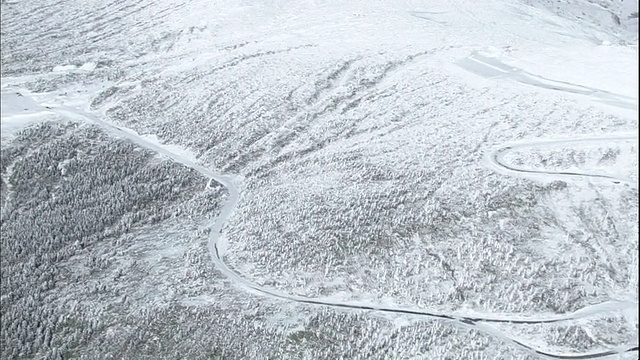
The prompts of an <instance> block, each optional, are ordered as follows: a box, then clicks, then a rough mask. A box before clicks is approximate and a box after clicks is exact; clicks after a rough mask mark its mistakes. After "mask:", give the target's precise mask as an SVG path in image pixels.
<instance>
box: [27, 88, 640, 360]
mask: <svg viewBox="0 0 640 360" xmlns="http://www.w3.org/2000/svg"><path fill="white" fill-rule="evenodd" d="M25 93H26V92H25ZM33 103H34V104H37V103H38V102H33ZM29 110H32V111H36V112H38V111H40V112H51V113H55V114H58V115H62V116H64V117H66V118H70V119H75V120H79V121H85V122H90V123H93V124H96V125H98V126H100V127H102V128H103V129H105V130H106V131H107V132H109V133H111V134H114V135H115V136H118V137H124V138H127V139H129V140H131V141H133V142H134V143H136V144H138V145H139V146H142V147H145V148H147V149H150V150H153V151H156V152H158V153H159V154H161V155H163V156H166V157H167V158H169V159H172V160H173V161H176V162H178V163H180V164H182V165H184V166H187V167H189V168H192V169H194V170H196V171H198V172H200V173H201V174H202V175H204V176H205V177H208V178H210V179H212V180H215V181H217V182H218V183H220V184H222V185H223V186H225V187H226V188H227V190H228V192H229V198H228V199H227V202H226V204H225V205H224V206H223V207H222V209H221V212H220V214H219V216H218V217H217V218H216V219H215V220H214V222H213V224H212V226H211V232H210V237H209V244H208V245H209V251H210V253H211V257H212V260H213V262H214V263H215V265H216V266H217V267H218V269H219V270H220V271H221V272H222V273H223V274H224V275H225V276H227V277H228V278H229V279H230V280H231V281H233V282H234V283H235V284H236V285H238V286H241V287H243V288H244V289H245V290H248V291H249V292H251V293H254V294H257V295H261V296H265V297H269V298H272V299H278V300H283V301H290V302H296V303H299V304H306V305H316V306H325V307H330V308H337V309H349V310H355V311H375V312H383V313H392V314H404V315H410V316H417V317H427V318H431V319H440V320H443V321H448V322H451V323H454V324H456V325H458V326H460V327H463V328H467V329H475V330H478V331H480V332H482V333H485V334H488V335H491V336H493V337H494V338H496V339H498V340H500V341H502V342H504V343H506V344H511V345H513V346H515V347H518V348H521V349H523V350H525V351H527V352H529V353H531V354H532V355H535V356H538V357H543V358H550V359H595V358H601V357H606V356H611V355H616V354H622V353H626V352H637V351H638V346H637V345H622V346H619V347H617V348H615V349H610V350H603V351H598V352H592V353H573V354H554V353H549V352H545V351H542V350H539V349H536V348H535V347H534V346H532V345H528V344H526V343H523V342H521V341H518V340H516V339H514V338H512V337H511V336H509V335H508V334H505V333H504V332H502V331H500V330H498V329H496V328H494V327H492V326H491V324H492V323H509V324H521V325H526V324H549V323H560V322H569V321H574V320H577V319H582V318H587V317H590V316H593V315H596V314H600V313H606V312H610V311H619V310H624V309H632V308H637V306H638V304H637V303H632V302H623V301H608V302H605V303H601V304H597V305H593V306H589V307H587V308H583V309H581V310H578V311H576V312H574V313H571V314H564V315H554V316H546V317H508V316H499V315H495V314H493V315H491V314H489V315H477V316H465V315H460V314H454V313H440V312H436V311H429V310H428V309H420V308H401V307H385V306H378V305H371V304H365V303H359V302H338V301H333V300H328V299H322V298H308V297H303V296H297V295H291V294H287V293H283V292H279V291H277V290H274V289H270V288H268V287H265V286H261V285H258V284H256V283H253V282H252V281H250V280H248V279H246V278H243V277H242V276H240V275H239V274H238V273H236V272H235V271H233V270H232V269H231V268H229V266H227V264H226V263H225V262H224V250H225V248H226V246H225V239H224V238H223V236H222V233H223V226H224V224H225V223H226V220H227V219H228V218H229V217H230V216H231V215H232V213H233V211H234V209H235V207H236V205H237V203H238V199H239V194H240V190H241V185H240V179H239V178H238V177H236V176H232V175H225V174H221V173H218V172H216V171H214V170H211V169H207V168H205V167H203V166H202V165H198V164H197V163H195V162H194V161H193V160H191V159H188V158H187V157H185V156H183V155H180V154H178V153H176V152H173V151H171V150H169V149H167V148H166V147H163V146H161V145H157V144H155V143H152V142H150V141H148V140H145V139H144V138H142V137H141V136H140V135H138V134H137V133H135V132H134V131H132V130H129V129H126V128H122V127H119V126H116V125H113V124H111V123H109V122H107V121H104V120H102V119H101V118H100V117H99V116H97V115H95V114H92V113H90V112H87V111H83V110H81V109H77V108H71V107H65V106H45V107H39V108H34V109H29ZM619 136H625V138H631V137H630V135H619ZM636 138H637V136H636ZM611 139H612V137H608V136H604V135H603V136H599V137H594V138H590V139H586V140H589V141H607V140H611ZM561 141H567V140H561ZM569 141H572V140H569ZM573 141H585V139H576V140H573ZM554 142H558V140H555V141H536V142H529V143H521V144H519V145H510V146H503V147H500V148H498V149H496V150H494V151H493V152H491V153H490V155H489V157H488V161H489V164H490V165H491V166H492V167H493V168H494V169H495V170H498V171H502V172H507V173H508V174H510V175H531V174H532V173H535V174H537V175H545V176H553V177H558V176H580V177H583V178H590V177H599V178H602V177H605V178H607V179H610V180H614V179H615V181H624V180H623V179H617V178H613V177H608V176H602V175H594V174H588V173H560V172H545V171H533V170H527V169H520V168H516V167H513V166H510V165H508V164H506V163H504V162H503V161H502V157H503V156H504V154H505V153H506V152H508V151H509V150H513V149H516V148H519V147H524V146H532V145H534V144H535V145H540V144H545V143H547V144H549V143H554ZM212 180H210V181H209V183H208V184H207V187H210V185H211V181H212ZM627 182H628V181H627Z"/></svg>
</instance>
